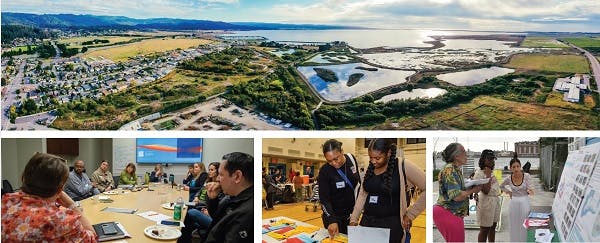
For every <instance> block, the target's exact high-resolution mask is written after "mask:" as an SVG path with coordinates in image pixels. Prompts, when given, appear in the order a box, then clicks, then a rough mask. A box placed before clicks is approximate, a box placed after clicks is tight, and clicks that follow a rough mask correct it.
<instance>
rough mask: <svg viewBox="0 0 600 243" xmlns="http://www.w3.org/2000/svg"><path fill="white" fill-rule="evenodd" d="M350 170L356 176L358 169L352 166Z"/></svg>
mask: <svg viewBox="0 0 600 243" xmlns="http://www.w3.org/2000/svg"><path fill="white" fill-rule="evenodd" d="M350 170H351V171H352V174H356V167H354V166H352V167H350Z"/></svg>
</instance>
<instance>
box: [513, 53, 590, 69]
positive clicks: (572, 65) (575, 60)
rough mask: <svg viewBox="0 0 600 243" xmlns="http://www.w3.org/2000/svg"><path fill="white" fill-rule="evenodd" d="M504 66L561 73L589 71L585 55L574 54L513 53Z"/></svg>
mask: <svg viewBox="0 0 600 243" xmlns="http://www.w3.org/2000/svg"><path fill="white" fill-rule="evenodd" d="M504 66H505V67H509V68H515V69H525V70H537V71H550V72H562V73H589V72H590V68H589V65H588V62H587V60H586V59H585V57H583V56H576V55H546V54H542V55H540V54H533V55H527V54H519V55H514V56H513V57H512V58H511V59H510V61H509V62H508V63H507V64H505V65H504Z"/></svg>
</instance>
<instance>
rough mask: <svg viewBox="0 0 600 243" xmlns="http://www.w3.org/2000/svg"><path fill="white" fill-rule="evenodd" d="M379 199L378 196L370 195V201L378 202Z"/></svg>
mask: <svg viewBox="0 0 600 243" xmlns="http://www.w3.org/2000/svg"><path fill="white" fill-rule="evenodd" d="M377 199H379V197H378V196H370V197H369V203H373V204H377Z"/></svg>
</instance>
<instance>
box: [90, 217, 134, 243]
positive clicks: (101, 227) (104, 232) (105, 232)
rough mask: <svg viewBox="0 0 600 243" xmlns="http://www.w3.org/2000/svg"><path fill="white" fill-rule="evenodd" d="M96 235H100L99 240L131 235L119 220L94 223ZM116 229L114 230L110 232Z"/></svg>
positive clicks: (122, 237) (116, 238)
mask: <svg viewBox="0 0 600 243" xmlns="http://www.w3.org/2000/svg"><path fill="white" fill-rule="evenodd" d="M92 227H94V231H96V235H98V241H100V242H102V241H109V240H118V239H124V238H128V237H131V235H129V233H127V231H126V230H125V228H124V227H123V225H121V224H120V223H118V222H106V223H99V224H94V225H92ZM112 230H114V232H110V231H112Z"/></svg>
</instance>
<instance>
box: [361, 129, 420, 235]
mask: <svg viewBox="0 0 600 243" xmlns="http://www.w3.org/2000/svg"><path fill="white" fill-rule="evenodd" d="M394 140H395V139H393V140H392V139H385V138H376V139H374V140H371V143H370V144H369V149H368V154H369V159H370V163H369V167H368V168H367V172H366V174H365V177H364V179H363V183H362V185H363V186H362V187H361V188H360V190H359V194H358V198H357V199H356V205H355V206H354V210H353V211H352V215H351V216H350V225H353V226H356V225H358V217H359V216H360V213H361V212H362V218H361V220H360V225H361V226H366V227H378V228H388V229H390V238H389V242H390V243H393V242H394V243H395V242H404V239H403V238H405V235H404V232H405V231H408V232H410V227H411V226H412V221H413V220H414V219H415V218H416V217H417V216H419V214H420V213H421V212H423V210H425V196H423V195H425V194H424V193H423V194H422V196H420V197H419V199H418V200H417V202H416V203H414V204H413V205H411V206H410V207H409V206H408V204H409V203H410V198H408V197H407V192H406V190H407V189H408V185H406V184H408V183H410V184H411V185H416V186H417V187H419V188H423V189H424V188H425V184H426V182H425V181H426V180H425V173H424V172H423V170H421V169H419V168H418V167H417V166H415V165H414V164H413V163H411V162H410V161H408V160H405V159H404V158H403V156H401V157H400V158H398V157H396V153H397V147H396V143H395V141H394ZM367 199H368V201H367ZM363 209H364V211H363Z"/></svg>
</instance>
